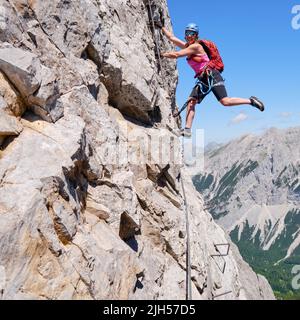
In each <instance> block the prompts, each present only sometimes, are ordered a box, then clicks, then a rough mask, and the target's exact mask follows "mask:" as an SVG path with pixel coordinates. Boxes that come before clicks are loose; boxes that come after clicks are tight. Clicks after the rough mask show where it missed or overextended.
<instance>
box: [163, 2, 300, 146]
mask: <svg viewBox="0 0 300 320" xmlns="http://www.w3.org/2000/svg"><path fill="white" fill-rule="evenodd" d="M167 3H168V7H169V11H170V16H171V20H172V25H173V31H174V34H175V35H176V36H177V37H179V38H181V39H183V38H184V28H185V26H186V25H187V24H188V23H190V22H195V23H197V24H198V26H199V28H200V38H203V39H210V40H212V41H214V42H215V43H216V44H217V46H218V48H219V51H220V53H221V55H222V58H223V61H224V64H225V71H224V73H223V77H224V78H225V79H226V81H225V83H226V88H227V92H228V95H229V96H230V97H242V98H249V97H250V96H251V95H255V96H257V97H259V98H260V99H261V100H263V101H264V103H265V106H266V111H265V112H263V113H262V112H260V111H258V110H257V109H255V108H253V107H250V106H247V105H245V106H237V107H224V106H222V105H221V104H220V103H218V101H217V100H216V98H215V97H214V95H213V94H212V93H211V94H210V95H209V96H208V97H206V98H205V100H204V101H203V102H202V103H201V104H200V105H197V107H196V117H195V119H194V123H193V130H196V129H204V135H205V143H206V144H207V143H208V142H211V141H216V142H226V141H228V140H230V139H232V138H235V137H238V136H240V135H242V134H245V133H255V134H261V133H262V132H264V130H266V129H267V128H269V127H278V128H285V127H290V126H298V125H300V29H298V30H295V29H293V27H292V19H293V18H294V20H295V19H297V21H298V20H299V25H300V17H299V19H298V18H297V17H296V14H293V13H292V8H293V7H294V6H295V5H300V0H296V1H290V0H280V1H271V0H252V1H238V0H226V1H224V0H215V1H213V2H211V1H202V0H200V1H199V0H184V1H180V0H167ZM299 13H300V12H299ZM178 70H179V84H178V88H177V103H178V105H179V106H181V105H183V103H184V102H185V100H186V98H187V97H188V95H189V93H190V91H191V89H192V87H193V86H194V83H195V80H194V78H193V76H194V72H193V70H192V69H191V68H190V67H189V66H188V65H187V63H186V61H185V59H184V58H181V59H179V60H178ZM183 117H184V118H185V113H184V114H183Z"/></svg>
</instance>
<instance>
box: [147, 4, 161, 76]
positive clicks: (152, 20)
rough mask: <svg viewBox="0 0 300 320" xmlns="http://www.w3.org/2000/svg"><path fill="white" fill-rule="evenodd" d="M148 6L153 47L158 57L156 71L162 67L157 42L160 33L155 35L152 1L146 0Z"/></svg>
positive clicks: (158, 41)
mask: <svg viewBox="0 0 300 320" xmlns="http://www.w3.org/2000/svg"><path fill="white" fill-rule="evenodd" d="M148 6H149V13H150V19H151V25H152V29H153V34H154V42H155V49H156V53H157V57H158V72H160V70H161V69H162V67H161V66H162V64H161V54H160V50H159V43H160V35H159V34H158V39H157V35H156V32H155V23H154V17H153V11H152V1H150V0H148Z"/></svg>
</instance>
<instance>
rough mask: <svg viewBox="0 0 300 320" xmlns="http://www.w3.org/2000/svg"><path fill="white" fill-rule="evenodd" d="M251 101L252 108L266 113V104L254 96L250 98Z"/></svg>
mask: <svg viewBox="0 0 300 320" xmlns="http://www.w3.org/2000/svg"><path fill="white" fill-rule="evenodd" d="M250 101H251V106H253V107H255V108H257V109H259V110H260V111H264V110H265V106H264V104H263V103H262V102H261V101H260V100H259V99H257V98H256V97H254V96H252V97H250Z"/></svg>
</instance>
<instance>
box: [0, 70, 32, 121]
mask: <svg viewBox="0 0 300 320" xmlns="http://www.w3.org/2000/svg"><path fill="white" fill-rule="evenodd" d="M0 110H1V111H5V112H6V113H8V114H10V115H15V116H16V117H19V116H22V114H23V113H24V112H25V110H26V105H25V103H24V101H23V99H22V98H21V96H20V94H19V93H18V92H17V91H16V89H14V88H13V86H12V85H11V84H10V83H9V81H8V80H7V78H6V77H5V76H4V75H3V73H1V72H0Z"/></svg>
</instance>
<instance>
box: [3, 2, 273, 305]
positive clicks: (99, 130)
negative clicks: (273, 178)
mask: <svg viewBox="0 0 300 320" xmlns="http://www.w3.org/2000/svg"><path fill="white" fill-rule="evenodd" d="M154 2H155V3H154ZM153 6H155V7H157V10H158V12H159V14H160V17H161V19H164V20H165V24H166V26H167V28H169V29H171V21H170V17H169V14H168V9H167V4H166V1H165V0H156V1H153ZM5 8H6V14H7V15H8V16H7V19H6V21H8V22H9V23H11V24H12V25H11V27H10V28H9V27H7V26H5V34H1V33H0V39H1V40H2V39H3V41H5V42H7V43H9V45H5V46H2V47H1V49H0V50H4V51H2V57H3V56H4V58H5V60H4V62H3V60H1V61H2V62H1V63H2V64H1V68H0V69H1V70H3V72H4V73H5V75H6V76H7V78H8V79H9V81H10V82H11V84H12V85H14V86H15V87H16V88H17V89H18V90H19V91H20V92H21V95H22V97H26V103H27V104H28V105H29V107H30V108H28V109H29V110H28V111H27V112H26V113H25V114H24V115H23V117H22V119H21V124H22V126H23V128H24V129H23V131H22V132H21V133H20V134H19V136H18V137H16V139H14V140H13V141H11V142H10V143H7V145H6V147H5V149H4V150H3V151H2V152H1V155H0V157H1V161H0V272H1V274H2V275H3V274H5V281H2V282H1V279H0V282H1V285H2V288H1V289H2V291H1V292H0V294H1V298H2V299H95V300H97V299H99V300H102V299H135V300H136V299H156V300H157V299H185V295H186V292H185V288H186V283H185V279H186V238H187V232H186V223H185V210H184V209H185V207H184V201H183V200H184V199H183V190H181V181H180V179H182V178H183V179H184V185H185V186H186V194H187V195H188V207H189V218H190V230H189V231H190V238H191V263H192V293H193V298H194V299H212V297H213V296H216V295H220V294H222V293H223V292H226V291H230V295H229V296H227V297H225V298H231V299H252V298H257V299H263V298H273V295H272V293H271V292H270V290H269V287H268V284H267V283H266V282H265V281H264V280H262V279H261V278H259V279H258V278H257V276H256V275H255V273H254V272H253V271H252V270H251V269H250V268H249V267H245V263H244V262H243V261H242V259H241V257H240V255H239V254H238V253H233V252H231V251H230V253H229V255H228V257H226V259H227V260H226V262H227V267H226V273H224V274H221V272H220V269H219V267H218V264H217V263H216V261H215V260H213V259H212V258H211V255H213V254H214V253H216V250H215V246H214V243H215V242H220V243H222V242H227V241H228V240H227V237H226V234H225V232H224V231H223V230H222V229H221V228H220V227H218V226H217V225H216V224H215V223H214V222H213V220H212V218H211V216H210V215H209V214H208V213H207V212H206V211H204V210H203V199H202V198H201V197H200V196H199V195H198V194H197V192H196V190H195V189H194V188H193V186H192V182H191V181H190V177H189V176H188V175H186V174H185V175H182V174H181V169H182V163H181V161H180V159H181V148H182V145H181V143H180V140H179V139H177V137H175V136H174V134H173V133H172V132H171V131H170V130H168V129H166V128H167V126H168V127H169V128H176V127H177V123H176V122H175V120H174V118H173V117H172V116H171V112H172V110H173V109H174V108H175V105H176V103H175V89H176V83H177V71H176V64H175V62H174V61H168V60H166V59H163V60H162V61H161V62H160V63H159V59H158V56H157V49H158V48H157V47H156V44H155V41H154V40H155V35H156V36H157V37H158V38H159V40H158V41H159V48H160V49H161V51H168V50H171V48H172V46H171V45H170V44H169V43H168V42H167V41H166V39H165V38H163V37H162V34H161V33H160V31H159V30H152V28H151V26H150V24H149V22H150V21H149V11H148V7H147V1H138V0H128V1H125V0H116V1H108V0H103V1H100V2H99V1H94V0H75V1H59V0H56V1H48V0H47V1H25V0H24V1H23V0H21V1H15V0H10V1H7V2H5ZM0 27H1V26H0ZM7 50H8V51H7ZM9 50H12V51H13V54H12V55H11V57H15V58H18V57H24V61H23V62H21V61H20V60H19V58H18V59H15V58H14V59H11V57H8V56H7V53H8V52H9ZM0 56H1V55H0ZM3 68H4V69H5V70H4V69H3ZM12 70H13V72H12ZM0 83H1V81H0ZM0 88H1V86H0ZM1 96H2V97H3V101H4V102H3V101H2V104H1V112H2V110H4V111H5V112H7V110H8V107H7V106H9V105H10V104H11V103H10V101H9V99H8V98H7V95H6V94H1ZM0 103H1V100H0ZM32 111H33V112H34V113H33V112H32ZM19 115H22V112H21V111H20V112H19ZM160 141H162V142H163V144H161V143H160ZM162 151H163V152H162ZM169 154H170V157H169V158H168V157H167V156H168V155H169ZM99 218H100V219H99ZM239 259H240V260H239ZM242 272H244V273H245V276H243V275H242ZM248 279H251V280H250V281H249V280H248ZM223 298H224V297H223Z"/></svg>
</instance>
